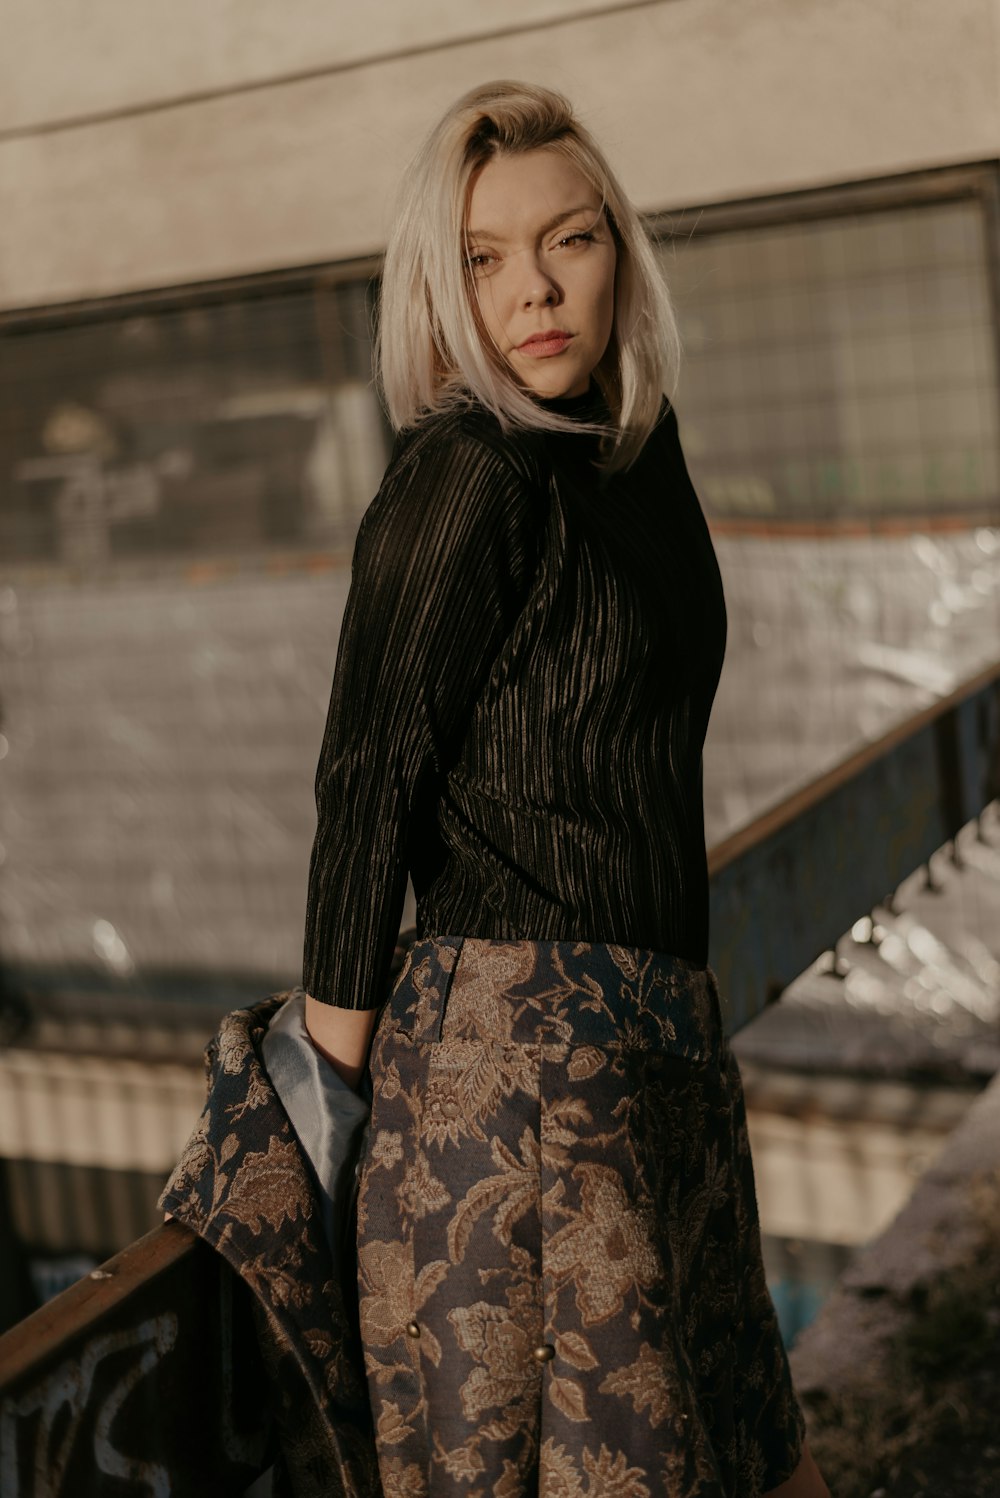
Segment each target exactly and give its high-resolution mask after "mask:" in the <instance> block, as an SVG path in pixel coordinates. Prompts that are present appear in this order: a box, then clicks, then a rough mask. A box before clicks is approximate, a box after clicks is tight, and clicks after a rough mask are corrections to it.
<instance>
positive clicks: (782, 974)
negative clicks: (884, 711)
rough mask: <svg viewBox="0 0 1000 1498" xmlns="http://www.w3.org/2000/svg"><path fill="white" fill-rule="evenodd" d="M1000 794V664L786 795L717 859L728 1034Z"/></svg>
mask: <svg viewBox="0 0 1000 1498" xmlns="http://www.w3.org/2000/svg"><path fill="white" fill-rule="evenodd" d="M997 796H1000V661H995V662H993V663H992V664H991V665H989V666H987V667H984V668H983V669H982V670H980V671H977V672H976V673H975V674H974V675H972V676H970V677H968V678H967V679H966V680H965V681H964V682H962V683H961V684H960V685H959V686H957V687H956V688H955V690H954V691H952V692H950V693H949V694H948V695H947V696H946V697H943V698H941V699H940V700H939V701H938V702H935V703H933V704H932V705H931V706H930V707H926V708H923V709H921V710H920V711H919V712H917V713H914V714H912V715H911V716H910V717H909V718H907V719H905V720H904V721H903V722H901V723H899V724H897V725H895V726H894V727H893V728H891V729H890V730H889V731H888V732H886V733H884V734H883V735H882V736H881V737H880V738H878V739H876V740H874V741H873V742H872V743H870V744H866V745H864V746H863V747H862V748H860V749H858V750H857V751H856V752H855V753H853V754H851V755H849V756H848V757H847V758H846V759H845V760H842V761H841V762H840V763H839V764H837V765H836V766H834V768H833V769H831V770H828V771H826V772H825V773H824V774H822V775H820V776H818V777H817V778H816V779H815V780H813V781H811V782H810V783H809V784H808V785H807V786H804V787H803V788H802V789H801V790H797V791H794V792H793V793H792V794H791V795H789V796H786V797H784V798H783V799H782V800H781V801H780V802H778V803H777V804H776V805H775V806H773V807H771V808H769V809H768V810H767V811H765V812H764V813H762V814H761V815H760V816H758V817H756V818H755V819H754V821H752V822H750V823H749V824H748V825H747V826H745V827H742V828H740V829H739V831H737V832H735V833H733V834H732V836H730V837H727V838H725V839H724V840H723V841H722V842H721V843H717V844H716V845H715V846H714V847H713V848H712V849H711V850H710V851H709V855H708V869H709V881H710V882H709V888H710V916H709V919H710V929H711V931H712V932H713V933H716V941H714V942H713V949H712V965H713V967H714V968H715V971H716V973H717V975H718V978H719V985H720V988H721V991H722V996H723V1003H724V1005H725V1007H726V1016H725V1017H726V1022H727V1028H728V1029H729V1031H730V1033H733V1032H734V1031H736V1030H738V1029H739V1028H740V1027H741V1026H743V1025H745V1024H746V1023H747V1022H748V1021H749V1020H751V1019H753V1018H754V1016H755V1015H756V1014H758V1013H759V1012H760V1011H761V1010H762V1009H763V1008H764V1007H765V1006H766V1005H767V1004H768V1003H770V1002H772V1001H773V1000H774V999H776V998H777V997H778V995H779V994H781V993H782V992H783V991H784V990H785V989H786V988H787V987H788V985H789V984H790V983H791V982H792V980H793V979H794V978H796V977H797V976H798V974H799V973H801V972H803V971H804V970H805V969H806V968H807V967H808V966H809V965H810V963H812V962H814V961H815V960H816V958H817V957H819V956H820V954H821V953H823V952H824V951H829V950H830V949H831V948H832V947H833V946H834V944H835V943H836V941H837V940H838V939H839V938H840V937H841V936H842V935H843V934H844V932H845V931H847V930H849V929H850V927H851V926H852V925H853V923H854V922H855V921H856V920H857V919H858V917H859V916H860V915H865V914H868V913H869V912H870V911H871V910H872V909H873V908H874V906H876V905H878V904H880V903H885V902H886V901H891V898H892V894H891V892H892V891H893V890H895V889H896V888H897V887H898V886H899V885H900V884H901V883H902V882H903V880H904V879H906V878H907V877H908V876H909V875H910V874H912V873H913V872H914V871H915V870H916V869H919V868H920V867H921V865H923V864H926V863H927V861H928V860H929V858H930V857H931V854H932V853H934V852H936V850H937V849H938V848H941V847H943V846H944V845H945V844H946V843H948V842H950V841H951V840H952V839H953V838H954V837H955V835H956V833H958V831H959V830H960V829H961V828H962V827H964V826H965V825H966V823H967V822H971V821H972V820H973V818H974V817H976V816H978V815H979V814H980V812H981V811H982V809H983V807H984V806H987V805H988V804H989V803H990V802H991V801H993V800H994V799H995V798H996V797H997Z"/></svg>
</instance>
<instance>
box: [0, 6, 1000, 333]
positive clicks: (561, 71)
mask: <svg viewBox="0 0 1000 1498" xmlns="http://www.w3.org/2000/svg"><path fill="white" fill-rule="evenodd" d="M4 19H5V26H4V30H5V33H6V36H7V37H8V38H11V37H13V38H15V39H16V44H15V45H8V46H7V47H5V48H4V51H3V59H2V61H0V100H2V101H3V102H2V104H0V203H2V204H3V220H2V230H0V307H8V308H10V307H18V306H32V305H45V304H49V303H55V302H60V301H65V300H76V299H78V298H86V297H91V296H96V295H101V294H113V293H115V292H120V291H126V290H132V289H140V288H145V287H153V286H160V285H173V284H178V283H185V282H190V281H197V280H203V279H212V278H216V277H223V276H229V275H233V274H238V273H243V272H255V271H262V270H267V269H272V268H276V267H282V266H290V265H297V264H308V263H311V262H315V261H325V260H343V259H349V258H351V257H354V256H360V255H365V254H368V253H371V252H376V251H378V250H379V248H380V247H381V245H382V243H383V241H384V235H385V229H386V223H387V219H388V217H389V214H390V212H391V200H392V193H393V189H394V187H395V184H396V183H397V181H398V180H399V177H400V175H401V173H402V171H403V169H404V166H405V162H406V160H407V158H408V156H409V155H410V153H411V151H412V149H413V146H414V143H415V141H416V140H417V139H418V138H419V136H420V135H421V134H422V133H423V132H424V131H425V130H426V128H427V127H428V126H429V124H430V123H431V122H432V121H433V120H434V119H435V117H436V116H437V115H438V114H439V113H440V112H441V110H442V109H443V108H444V107H445V106H446V105H447V104H448V103H449V102H450V101H451V100H452V99H453V98H454V97H456V95H457V94H459V93H460V92H461V91H462V90H463V89H465V88H467V87H469V86H471V85H472V84H474V83H475V82H477V81H482V80H485V79H488V78H493V77H499V76H515V77H517V76H521V77H525V78H530V79H535V80H539V81H543V82H548V83H552V84H554V85H556V86H557V87H560V88H562V89H564V90H565V91H566V92H568V93H569V94H570V96H571V97H572V98H573V99H574V101H575V102H576V103H577V105H578V107H579V109H580V111H581V113H582V114H583V116H584V118H585V119H586V120H587V121H588V123H590V125H591V126H592V127H593V128H594V130H595V131H596V133H597V134H598V136H599V138H600V139H601V140H602V142H603V143H604V144H605V146H606V148H607V150H608V152H609V154H610V156H611V157H612V159H613V160H614V161H615V162H616V164H617V165H618V167H619V168H620V170H621V173H622V175H623V178H624V180H625V183H626V186H627V188H628V190H629V191H630V192H631V194H632V196H633V197H634V199H635V200H636V202H637V203H638V204H639V205H640V207H642V208H645V209H662V208H671V207H681V206H688V205H692V204H698V203H708V202H715V201H722V200H727V199H736V198H743V197H748V196H753V195H757V194H761V193H773V192H780V191H789V190H794V189H797V188H802V187H806V186H812V185H816V184H821V183H828V182H839V181H851V180H856V179H859V178H868V177H873V176H879V175H882V174H887V173H895V172H902V171H907V170H912V169H914V168H917V167H922V166H931V165H942V164H946V163H950V162H957V161H968V160H976V159H982V158H985V157H993V156H997V155H1000V89H998V87H997V83H998V74H1000V68H998V56H1000V40H998V34H1000V0H949V3H948V4H947V5H943V4H941V0H659V3H656V0H653V3H649V0H646V3H633V4H629V3H627V0H617V3H614V0H612V3H608V0H605V3H603V4H596V3H591V4H586V3H580V0H574V3H570V0H509V3H507V4H506V5H505V6H504V7H503V9H502V11H500V12H498V11H497V9H496V8H495V7H493V6H490V7H487V6H485V5H470V4H468V3H467V0H462V3H458V0H434V3H426V0H423V3H421V5H420V6H414V5H413V4H412V3H409V0H383V3H382V4H381V5H378V4H376V5H371V4H369V5H367V6H362V7H354V6H348V5H346V4H343V3H334V4H331V3H330V0H290V3H281V4H279V3H278V0H239V3H237V0H215V3H206V0H175V3H172V4H170V5H169V6H168V5H167V4H166V3H163V0H160V3H156V4H146V5H143V6H141V7H138V6H135V5H133V4H130V3H128V0H48V3H40V0H6V6H5V13H4Z"/></svg>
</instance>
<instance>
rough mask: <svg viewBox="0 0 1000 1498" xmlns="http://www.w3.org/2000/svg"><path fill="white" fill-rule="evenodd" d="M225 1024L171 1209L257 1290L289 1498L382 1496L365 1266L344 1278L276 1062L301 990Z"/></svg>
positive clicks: (280, 1476) (174, 1179)
mask: <svg viewBox="0 0 1000 1498" xmlns="http://www.w3.org/2000/svg"><path fill="white" fill-rule="evenodd" d="M300 992H301V990H299V989H291V990H288V991H286V992H283V993H278V994H273V995H271V996H270V997H269V998H267V999H265V1000H263V1001H262V1002H261V1003H259V1004H255V1005H254V1006H253V1007H252V1008H250V1009H236V1010H233V1011H232V1013H230V1014H228V1015H226V1016H225V1018H224V1019H223V1021H222V1025H221V1027H220V1029H219V1032H218V1034H217V1035H216V1036H214V1037H213V1038H212V1040H211V1041H210V1042H209V1045H208V1048H207V1050H206V1052H205V1064H206V1072H207V1082H208V1088H207V1098H206V1102H205V1108H204V1111H203V1112H202V1115H201V1118H200V1119H199V1121H198V1124H197V1127H196V1128H195V1130H194V1132H193V1134H192V1135H191V1138H190V1139H189V1140H188V1143H187V1145H186V1146H185V1149H184V1151H183V1153H182V1155H181V1158H180V1159H179V1160H178V1162H177V1165H176V1166H175V1168H174V1170H173V1173H172V1174H171V1176H170V1179H169V1180H168V1181H167V1183H166V1186H165V1187H164V1190H163V1193H162V1194H161V1196H160V1200H159V1206H160V1207H161V1208H162V1209H163V1210H164V1211H166V1212H170V1213H171V1215H172V1216H173V1217H175V1218H177V1219H178V1221H180V1222H182V1223H184V1224H185V1226H187V1227H188V1228H190V1229H191V1231H192V1232H194V1233H197V1234H198V1235H199V1236H200V1237H201V1238H203V1239H204V1240H205V1241H206V1242H207V1243H208V1244H210V1245H211V1247H212V1248H213V1249H215V1250H216V1251H217V1252H218V1253H219V1254H221V1255H222V1257H223V1258H224V1259H225V1260H226V1261H227V1263H228V1264H229V1265H230V1267H231V1268H232V1270H233V1271H234V1272H235V1273H236V1274H238V1275H239V1276H240V1277H241V1279H242V1280H243V1281H244V1283H245V1284H246V1285H247V1287H248V1288H249V1290H250V1292H251V1294H250V1297H249V1303H250V1306H251V1310H252V1316H253V1321H254V1327H255V1331H256V1339H257V1345H258V1347H259V1350H260V1353H261V1356H262V1361H263V1366H264V1372H265V1377H266V1378H267V1382H268V1387H269V1389H270V1394H271V1399H270V1405H271V1411H272V1414H273V1434H274V1435H276V1437H277V1441H276V1443H274V1445H275V1449H274V1478H273V1491H274V1495H275V1498H379V1495H380V1493H381V1488H380V1485H379V1478H378V1470H377V1464H376V1448H375V1440H374V1434H373V1431H372V1425H371V1412H370V1408H369V1401H368V1396H367V1389H366V1385H365V1371H364V1363H363V1359H362V1354H361V1346H360V1342H359V1340H358V1331H357V1298H356V1293H355V1283H354V1264H353V1262H351V1263H350V1264H349V1266H348V1268H349V1271H350V1274H349V1278H347V1279H346V1282H345V1279H342V1278H341V1276H340V1275H338V1274H337V1272H336V1268H335V1265H334V1261H333V1257H332V1254H331V1251H330V1246H329V1243H328V1240H327V1237H326V1234H325V1232H324V1230H323V1224H322V1217H321V1210H320V1202H319V1196H318V1192H317V1187H316V1183H315V1181H314V1179H313V1175H312V1171H311V1167H310V1164H309V1160H308V1158H307V1156H306V1155H305V1153H304V1152H303V1150H302V1148H301V1147H300V1145H299V1142H298V1140H297V1138H296V1136H295V1132H294V1130H293V1128H292V1125H291V1123H290V1121H289V1118H288V1115H287V1113H286V1112H285V1110H284V1108H283V1107H282V1105H281V1102H280V1100H279V1098H278V1096H277V1094H276V1092H275V1090H274V1087H273V1086H272V1084H271V1080H270V1077H269V1076H268V1073H267V1069H266V1067H265V1066H264V1064H263V1060H262V1054H261V1047H262V1042H263V1038H264V1036H265V1034H266V1032H267V1027H268V1024H269V1022H270V1020H271V1018H272V1016H273V1015H274V1014H275V1013H276V1012H277V1010H279V1009H280V1008H281V1006H282V1005H283V1004H284V1003H285V1001H286V1000H287V999H288V998H290V997H292V996H293V995H295V994H297V993H300Z"/></svg>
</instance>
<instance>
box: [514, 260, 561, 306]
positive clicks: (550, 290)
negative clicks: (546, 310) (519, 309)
mask: <svg viewBox="0 0 1000 1498" xmlns="http://www.w3.org/2000/svg"><path fill="white" fill-rule="evenodd" d="M521 290H522V296H523V299H524V305H525V307H553V306H555V304H556V303H557V302H558V300H559V288H558V286H557V285H556V283H555V281H553V280H552V277H551V276H549V275H547V274H546V272H545V271H544V270H543V269H542V267H541V266H540V265H539V263H538V261H537V260H536V261H533V262H532V263H531V264H530V265H528V266H526V267H525V272H524V283H523V285H522V288H521Z"/></svg>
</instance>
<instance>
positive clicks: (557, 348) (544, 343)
mask: <svg viewBox="0 0 1000 1498" xmlns="http://www.w3.org/2000/svg"><path fill="white" fill-rule="evenodd" d="M572 337H573V334H572V333H561V332H558V331H553V332H551V333H536V334H535V336H534V337H533V338H529V339H528V340H527V342H526V343H522V344H519V345H518V350H517V351H518V353H519V354H527V355H528V357H529V358H530V359H548V358H549V357H550V356H551V355H552V354H561V353H562V351H563V349H564V348H565V347H566V345H567V344H568V343H569V341H570V339H571V338H572Z"/></svg>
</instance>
